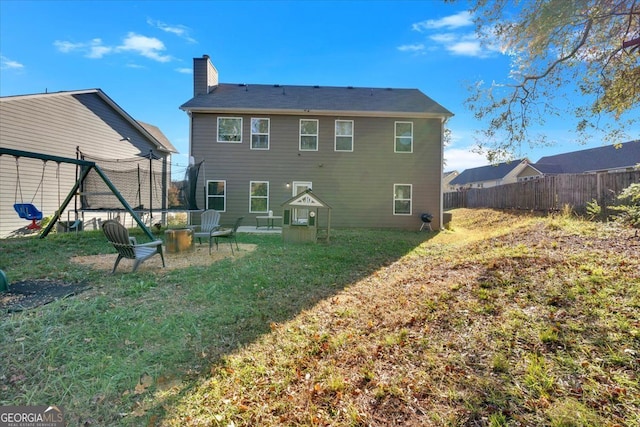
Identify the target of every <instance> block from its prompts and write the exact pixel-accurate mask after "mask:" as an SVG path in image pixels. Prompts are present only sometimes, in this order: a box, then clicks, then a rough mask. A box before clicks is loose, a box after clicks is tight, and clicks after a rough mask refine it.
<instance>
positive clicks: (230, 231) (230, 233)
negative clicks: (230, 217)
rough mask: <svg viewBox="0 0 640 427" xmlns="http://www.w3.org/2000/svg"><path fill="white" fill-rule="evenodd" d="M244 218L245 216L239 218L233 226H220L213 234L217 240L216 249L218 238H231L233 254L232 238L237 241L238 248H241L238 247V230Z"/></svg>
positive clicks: (231, 243) (232, 253) (230, 243)
mask: <svg viewBox="0 0 640 427" xmlns="http://www.w3.org/2000/svg"><path fill="white" fill-rule="evenodd" d="M243 219H244V217H243V216H241V217H240V218H238V219H237V220H236V222H235V223H234V224H233V228H220V229H218V230H217V231H214V232H213V233H212V235H211V236H212V237H213V239H214V240H215V242H216V250H217V249H218V239H229V246H231V255H234V252H233V242H232V241H231V240H233V241H235V242H236V249H238V250H240V248H239V247H238V240H237V239H236V232H237V231H238V227H240V223H241V222H242V220H243ZM209 255H211V245H209Z"/></svg>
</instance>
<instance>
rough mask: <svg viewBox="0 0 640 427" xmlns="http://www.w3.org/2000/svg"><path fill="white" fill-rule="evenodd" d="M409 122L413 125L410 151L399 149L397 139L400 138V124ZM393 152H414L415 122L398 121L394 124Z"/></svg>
mask: <svg viewBox="0 0 640 427" xmlns="http://www.w3.org/2000/svg"><path fill="white" fill-rule="evenodd" d="M400 123H407V124H410V125H411V150H409V151H398V144H397V139H398V138H399V136H398V134H397V132H398V124H400ZM393 152H394V153H398V154H411V153H413V122H407V121H397V122H395V123H394V124H393Z"/></svg>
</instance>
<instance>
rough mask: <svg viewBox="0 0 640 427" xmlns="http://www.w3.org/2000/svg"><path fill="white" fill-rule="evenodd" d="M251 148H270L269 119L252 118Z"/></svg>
mask: <svg viewBox="0 0 640 427" xmlns="http://www.w3.org/2000/svg"><path fill="white" fill-rule="evenodd" d="M251 149H252V150H268V149H269V119H253V118H252V119H251Z"/></svg>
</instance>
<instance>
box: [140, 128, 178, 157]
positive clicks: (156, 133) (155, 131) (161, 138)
mask: <svg viewBox="0 0 640 427" xmlns="http://www.w3.org/2000/svg"><path fill="white" fill-rule="evenodd" d="M138 123H140V125H141V126H142V127H143V128H145V129H146V130H147V132H149V133H150V134H151V135H153V137H154V138H155V139H156V141H158V142H159V143H160V144H162V146H163V147H164V148H166V150H167V151H170V152H171V153H177V152H178V150H176V147H174V146H173V144H172V143H171V142H170V141H169V139H168V138H167V137H166V136H165V134H164V133H162V131H161V130H160V129H159V128H158V127H157V126H154V125H152V124H149V123H145V122H141V121H140V120H138Z"/></svg>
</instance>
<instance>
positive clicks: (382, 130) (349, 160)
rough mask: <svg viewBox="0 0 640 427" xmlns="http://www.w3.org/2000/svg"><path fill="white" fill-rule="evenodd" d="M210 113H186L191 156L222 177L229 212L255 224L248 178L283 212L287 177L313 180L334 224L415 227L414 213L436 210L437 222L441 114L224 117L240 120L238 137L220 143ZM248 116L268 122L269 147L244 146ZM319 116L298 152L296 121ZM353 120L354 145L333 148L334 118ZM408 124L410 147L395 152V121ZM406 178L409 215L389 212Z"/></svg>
mask: <svg viewBox="0 0 640 427" xmlns="http://www.w3.org/2000/svg"><path fill="white" fill-rule="evenodd" d="M217 117H218V115H216V114H202V113H200V114H198V113H194V114H193V115H192V141H193V143H192V153H191V154H192V155H193V156H194V157H195V159H196V161H200V160H202V159H204V160H205V173H204V174H202V175H201V179H202V181H203V182H202V185H200V186H199V188H200V191H201V194H200V195H199V200H203V197H204V196H203V194H202V191H203V190H202V189H203V188H204V181H205V180H212V179H213V180H218V179H219V180H226V181H227V212H225V213H224V214H223V222H226V223H230V222H233V220H234V219H235V218H236V217H237V216H241V215H244V216H245V217H246V220H245V224H249V225H251V224H255V219H254V218H255V216H256V214H249V182H250V181H269V189H270V200H269V205H270V209H271V210H273V211H274V213H275V214H281V213H282V208H281V206H280V205H281V203H283V202H284V201H286V200H287V199H289V198H290V197H291V196H292V194H291V191H292V190H291V188H287V186H286V184H287V183H292V182H293V181H311V182H312V183H313V190H314V192H315V193H316V194H318V196H319V197H320V198H322V200H324V201H325V202H326V203H328V204H329V205H331V207H332V208H333V210H332V226H334V227H385V228H386V227H390V228H407V229H416V230H417V229H419V227H420V224H421V221H420V218H419V217H420V214H421V213H423V212H430V213H432V214H433V215H434V217H435V218H434V221H435V222H434V226H436V227H437V226H439V225H440V224H439V223H438V221H439V209H440V188H441V179H442V178H441V122H440V120H439V119H423V118H421V119H415V118H413V119H412V118H378V117H347V116H344V117H327V116H320V117H314V116H284V115H271V116H267V115H260V114H257V115H235V116H234V115H224V117H242V118H243V137H242V143H241V144H237V143H218V142H216V132H217V129H216V127H217ZM251 117H261V118H263V117H266V118H269V119H270V120H271V132H270V149H269V150H268V151H265V150H251V149H250V140H251V134H250V121H251ZM301 118H304V119H318V120H319V147H318V151H317V152H312V151H299V149H298V144H299V133H298V132H299V120H300V119H301ZM336 119H340V120H353V122H354V151H353V152H336V151H334V137H335V135H334V128H335V120H336ZM396 121H411V122H413V123H414V142H413V153H410V154H405V153H402V154H400V153H394V123H395V122H396ZM394 184H412V186H413V198H412V199H413V200H412V202H413V203H412V215H411V216H399V215H393V185H394Z"/></svg>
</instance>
